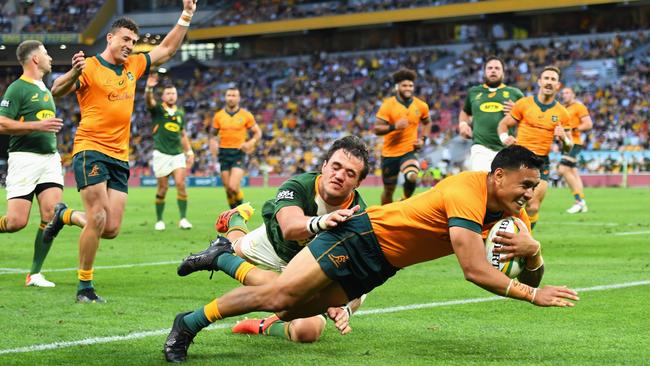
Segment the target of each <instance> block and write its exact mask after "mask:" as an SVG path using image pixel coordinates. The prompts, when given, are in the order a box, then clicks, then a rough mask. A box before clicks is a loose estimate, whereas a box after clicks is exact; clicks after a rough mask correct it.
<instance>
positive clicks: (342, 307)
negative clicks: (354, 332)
mask: <svg viewBox="0 0 650 366" xmlns="http://www.w3.org/2000/svg"><path fill="white" fill-rule="evenodd" d="M341 309H343V310H345V311H346V312H347V313H348V318H349V317H351V316H352V309H351V308H350V305H345V306H341Z"/></svg>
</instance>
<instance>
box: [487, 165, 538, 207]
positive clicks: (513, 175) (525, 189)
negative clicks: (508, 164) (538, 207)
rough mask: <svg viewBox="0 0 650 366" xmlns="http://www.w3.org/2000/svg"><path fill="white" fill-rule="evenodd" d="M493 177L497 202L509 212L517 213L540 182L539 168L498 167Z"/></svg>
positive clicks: (531, 196) (530, 197)
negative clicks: (496, 187)
mask: <svg viewBox="0 0 650 366" xmlns="http://www.w3.org/2000/svg"><path fill="white" fill-rule="evenodd" d="M495 177H496V178H497V181H498V184H497V185H498V190H497V197H498V199H499V203H500V205H501V208H502V209H503V210H505V211H507V212H508V213H509V214H516V213H519V211H520V210H521V209H522V208H523V207H524V206H526V203H527V202H528V201H530V200H531V199H532V198H533V191H534V190H535V188H536V187H537V185H538V184H539V182H540V173H539V170H537V169H530V168H523V167H522V168H520V169H516V170H510V169H501V168H498V169H497V171H496V172H495Z"/></svg>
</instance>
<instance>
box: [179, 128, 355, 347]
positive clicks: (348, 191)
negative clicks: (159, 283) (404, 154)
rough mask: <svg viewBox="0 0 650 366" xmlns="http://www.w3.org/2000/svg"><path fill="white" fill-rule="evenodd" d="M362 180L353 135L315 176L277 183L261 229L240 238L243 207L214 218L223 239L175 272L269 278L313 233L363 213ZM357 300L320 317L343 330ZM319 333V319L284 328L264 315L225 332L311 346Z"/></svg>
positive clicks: (193, 319)
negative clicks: (202, 272) (278, 184)
mask: <svg viewBox="0 0 650 366" xmlns="http://www.w3.org/2000/svg"><path fill="white" fill-rule="evenodd" d="M367 174H368V148H367V147H366V145H365V144H364V143H363V141H361V139H359V138H358V137H356V136H347V137H344V138H342V139H339V140H337V141H335V142H334V143H333V144H332V146H331V147H330V149H329V150H328V151H327V153H326V155H325V158H324V161H323V164H322V166H321V171H320V172H311V173H304V174H300V175H297V176H295V177H293V178H291V179H289V180H287V181H285V182H284V183H283V184H282V185H281V186H280V187H279V188H278V190H277V193H276V195H275V197H274V198H273V199H271V200H268V201H267V202H266V203H265V204H264V206H263V208H262V217H263V219H264V224H263V225H262V226H260V227H258V228H257V229H255V230H253V231H251V232H248V227H247V226H246V222H247V221H248V219H249V218H250V216H251V215H252V214H253V208H252V207H251V206H250V204H243V205H240V206H238V207H237V208H234V209H231V210H229V211H226V212H224V213H222V214H221V216H220V217H219V220H218V222H217V230H218V231H220V232H224V233H225V235H226V238H227V240H226V238H222V237H219V238H217V240H215V241H213V243H212V244H211V245H210V247H209V248H208V249H206V250H204V251H202V252H200V253H197V254H194V255H191V256H189V257H187V258H186V259H185V260H184V261H183V263H182V264H181V266H180V267H179V270H178V274H179V275H181V276H186V275H188V274H190V273H192V272H194V271H197V270H222V271H223V272H225V273H226V274H228V275H230V276H231V277H233V278H235V279H236V280H238V281H240V282H241V283H242V284H244V285H247V286H250V285H253V286H254V285H260V284H264V283H267V282H269V281H271V280H273V279H274V278H276V277H277V276H278V275H279V272H282V271H283V270H284V268H285V267H286V265H287V263H288V262H289V261H290V260H291V259H292V258H293V257H294V256H295V255H297V254H298V252H299V251H300V250H302V249H303V248H304V247H305V246H306V245H307V244H308V243H309V242H310V241H311V240H312V239H313V238H314V237H316V235H317V234H318V233H320V232H322V231H325V230H329V229H332V228H334V227H336V226H337V225H339V224H340V223H342V222H343V221H346V220H347V219H348V218H349V217H350V216H352V215H354V214H355V213H356V212H359V211H363V210H364V209H365V207H366V204H365V202H364V201H363V199H362V198H361V196H360V195H359V192H357V190H356V188H357V187H359V184H360V183H361V181H363V179H364V178H365V177H366V175H367ZM231 241H232V243H233V244H232V246H231V244H230V243H231ZM232 247H234V250H233V248H232ZM233 252H234V253H233ZM233 254H236V255H233ZM255 266H257V267H255ZM361 302H362V299H355V300H353V301H351V302H350V303H349V304H348V305H347V306H345V307H343V308H331V309H329V310H328V316H329V317H330V318H332V319H334V320H335V322H336V326H337V327H338V328H339V329H342V330H343V329H346V328H348V326H347V324H348V319H349V316H350V315H351V314H352V312H353V311H354V310H356V309H357V308H358V307H359V306H360V305H361ZM203 316H204V314H203V313H201V312H197V313H195V314H193V315H191V316H189V317H188V318H187V322H188V323H189V324H190V326H195V325H197V324H199V323H201V322H203V321H204V320H205V319H204V318H203ZM201 324H202V323H201ZM324 327H325V318H324V317H323V316H315V317H311V318H306V319H296V320H293V321H291V322H286V323H285V322H283V321H280V320H279V319H278V317H277V316H275V315H272V316H270V317H268V318H265V319H262V320H260V319H248V320H245V321H242V322H239V323H238V324H237V325H236V326H235V327H234V328H233V332H234V333H244V334H265V335H272V336H279V337H284V338H287V339H290V340H292V341H294V342H315V341H316V340H318V339H319V338H320V336H321V334H322V332H323V329H324ZM348 331H349V330H348Z"/></svg>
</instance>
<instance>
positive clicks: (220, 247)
mask: <svg viewBox="0 0 650 366" xmlns="http://www.w3.org/2000/svg"><path fill="white" fill-rule="evenodd" d="M233 253H234V250H233V248H232V244H231V243H230V240H228V239H226V238H225V237H223V236H218V237H217V238H216V239H214V240H213V241H211V242H210V245H209V246H208V247H207V248H206V249H205V250H202V251H200V252H198V253H196V254H190V255H189V256H187V257H185V259H183V261H182V262H181V264H180V265H179V266H178V270H177V271H176V273H178V275H179V276H187V275H189V274H190V273H193V272H196V271H218V270H219V269H220V267H219V266H218V265H217V261H218V259H219V257H220V256H221V255H222V254H227V255H230V256H234V254H233Z"/></svg>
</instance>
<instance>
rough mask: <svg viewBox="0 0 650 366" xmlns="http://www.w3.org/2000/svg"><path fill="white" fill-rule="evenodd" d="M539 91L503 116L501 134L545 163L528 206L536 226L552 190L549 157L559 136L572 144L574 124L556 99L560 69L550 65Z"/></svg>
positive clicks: (543, 72)
mask: <svg viewBox="0 0 650 366" xmlns="http://www.w3.org/2000/svg"><path fill="white" fill-rule="evenodd" d="M537 84H538V86H539V91H538V92H537V94H536V95H534V96H529V97H526V98H522V99H519V100H518V101H517V103H515V105H514V107H513V108H512V110H511V111H510V114H508V115H506V116H505V117H503V119H502V120H501V122H499V126H498V128H497V132H498V133H499V139H501V142H503V144H504V145H506V146H509V145H513V144H518V145H521V146H524V147H526V148H528V149H530V150H531V151H532V152H533V153H535V155H537V156H539V157H541V158H542V159H544V161H545V166H544V169H543V170H542V176H541V177H542V182H541V183H540V185H539V187H537V189H536V190H535V196H534V197H533V199H532V200H531V201H530V202H529V203H528V205H527V206H526V212H527V213H528V215H529V216H530V221H531V224H532V226H533V227H534V226H535V224H536V223H537V220H538V217H539V208H540V206H541V204H542V201H543V200H544V196H545V195H546V189H547V188H548V175H549V169H550V161H549V158H548V154H549V153H550V151H551V147H552V146H553V140H554V139H555V138H556V137H557V138H559V139H560V140H561V141H562V142H563V143H564V144H565V145H566V146H569V145H571V139H570V138H569V136H568V135H567V134H566V132H565V131H564V128H565V127H564V126H568V125H569V122H570V118H569V112H567V110H566V108H564V107H563V106H562V105H561V104H560V103H558V102H557V101H556V100H555V96H556V95H557V93H558V91H559V89H560V85H561V83H560V69H558V68H556V67H553V66H547V67H545V68H544V69H543V70H542V72H541V74H540V75H539V79H538V80H537ZM514 126H517V137H516V138H515V137H513V136H510V135H509V134H508V129H509V128H511V127H514Z"/></svg>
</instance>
